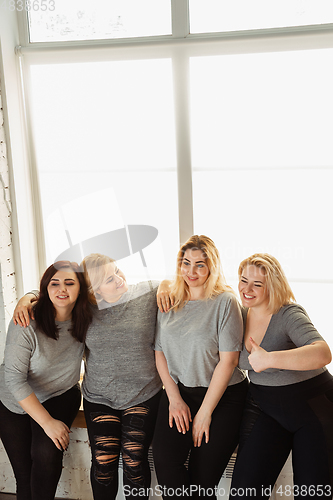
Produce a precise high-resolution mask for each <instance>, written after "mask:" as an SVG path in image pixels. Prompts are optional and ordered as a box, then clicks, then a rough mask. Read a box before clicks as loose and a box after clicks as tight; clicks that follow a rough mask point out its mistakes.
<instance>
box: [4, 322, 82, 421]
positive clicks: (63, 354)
mask: <svg viewBox="0 0 333 500" xmlns="http://www.w3.org/2000/svg"><path fill="white" fill-rule="evenodd" d="M56 325H57V326H58V327H59V339H58V340H54V339H50V338H49V337H47V336H46V335H45V334H44V333H42V332H40V331H39V330H38V329H37V327H36V322H35V321H33V320H31V321H30V325H29V326H27V327H26V328H22V327H21V326H18V325H14V323H13V321H11V322H10V324H9V327H8V333H7V339H6V348H5V356H4V362H3V364H2V365H1V366H0V400H1V402H2V403H3V404H4V405H5V406H6V407H7V408H8V409H9V410H10V411H12V412H14V413H20V414H23V413H25V412H24V410H23V409H22V407H21V406H20V405H19V404H18V401H21V400H22V399H25V398H26V397H28V396H30V394H31V393H32V392H34V393H35V394H36V396H37V399H38V400H39V401H40V403H43V402H44V401H47V400H48V399H50V398H52V397H55V396H60V395H61V394H63V393H64V392H66V391H67V390H69V389H70V388H71V387H73V386H74V385H75V384H76V383H77V382H78V381H79V378H80V366H81V361H82V356H83V352H84V344H83V343H80V342H78V341H77V340H75V339H74V338H73V337H72V335H71V333H70V332H69V329H70V327H71V320H69V321H63V322H59V321H56Z"/></svg>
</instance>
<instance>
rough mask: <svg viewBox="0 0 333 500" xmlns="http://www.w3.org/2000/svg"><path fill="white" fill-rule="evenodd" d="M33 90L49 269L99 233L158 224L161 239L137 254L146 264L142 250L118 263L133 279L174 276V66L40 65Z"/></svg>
mask: <svg viewBox="0 0 333 500" xmlns="http://www.w3.org/2000/svg"><path fill="white" fill-rule="evenodd" d="M31 86H32V114H33V123H34V130H35V144H36V156H37V165H38V174H39V180H40V189H41V199H42V211H43V220H44V228H45V235H46V247H47V261H48V263H50V262H52V261H53V260H54V259H55V258H56V257H57V256H59V254H60V253H61V252H63V251H65V250H66V249H67V248H68V247H70V246H74V245H76V244H78V243H80V244H81V245H83V243H82V242H85V241H87V240H89V239H90V238H94V237H99V236H100V235H101V234H104V233H109V232H112V231H117V230H120V229H122V228H125V226H136V227H138V226H152V227H153V228H156V229H157V231H158V236H157V237H156V238H155V237H154V240H153V241H151V242H149V244H147V241H145V243H143V245H144V247H143V248H142V249H139V250H142V251H143V257H144V259H142V258H141V257H142V256H141V254H140V252H139V253H138V251H139V250H135V249H134V250H133V254H132V252H131V251H129V253H130V254H131V255H130V257H129V256H128V254H126V255H125V254H124V255H121V256H120V257H119V256H118V257H117V259H118V260H119V259H124V262H122V263H120V262H119V265H121V266H122V268H123V267H124V266H125V270H126V271H127V277H128V279H130V280H131V281H138V280H142V279H143V280H145V279H146V278H147V272H148V274H149V276H150V277H152V278H161V277H163V276H165V275H166V273H172V272H173V269H174V266H175V263H174V259H175V256H176V253H177V249H178V232H179V230H178V203H177V176H176V159H175V142H174V141H175V132H174V116H173V95H172V75H171V64H170V60H167V59H164V60H148V61H116V62H99V63H80V64H58V65H42V66H37V65H36V66H32V67H31ZM166 220H167V221H168V222H169V223H168V224H165V223H164V221H166ZM125 230H126V228H125V229H124V231H123V233H122V234H123V235H124V236H125ZM143 231H144V232H145V230H143ZM143 238H144V239H145V237H144V236H143ZM96 241H97V240H96ZM93 251H99V250H98V249H97V248H96V250H95V249H94V250H93ZM125 253H126V252H125ZM134 254H135V255H134ZM111 256H112V255H111ZM168 259H169V260H168ZM144 260H145V261H146V263H147V266H148V270H147V269H146V268H145V266H144ZM124 263H125V264H124Z"/></svg>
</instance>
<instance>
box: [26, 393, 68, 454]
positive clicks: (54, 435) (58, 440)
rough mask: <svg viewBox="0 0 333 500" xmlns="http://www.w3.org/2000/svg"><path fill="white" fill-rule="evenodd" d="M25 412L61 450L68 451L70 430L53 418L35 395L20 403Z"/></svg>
mask: <svg viewBox="0 0 333 500" xmlns="http://www.w3.org/2000/svg"><path fill="white" fill-rule="evenodd" d="M19 404H20V405H21V406H22V408H23V410H24V411H25V412H26V413H28V415H30V417H31V418H33V419H34V420H35V421H36V422H37V424H39V425H40V426H41V427H42V429H43V430H44V432H45V434H47V436H49V438H50V439H52V441H53V442H54V444H55V446H56V447H57V448H58V449H59V450H66V449H67V447H68V444H69V432H70V430H69V428H68V427H67V425H66V424H64V422H61V421H60V420H56V419H54V418H52V417H51V415H50V414H49V412H48V411H47V410H46V409H45V408H44V406H43V405H42V404H41V403H40V402H39V401H38V399H37V397H36V395H35V393H32V394H30V395H29V396H28V397H27V398H25V399H22V400H21V401H19Z"/></svg>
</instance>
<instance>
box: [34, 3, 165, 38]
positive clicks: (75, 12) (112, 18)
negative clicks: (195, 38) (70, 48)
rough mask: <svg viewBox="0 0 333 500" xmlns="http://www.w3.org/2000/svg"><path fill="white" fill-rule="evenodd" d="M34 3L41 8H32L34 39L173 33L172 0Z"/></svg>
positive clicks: (117, 36)
mask: <svg viewBox="0 0 333 500" xmlns="http://www.w3.org/2000/svg"><path fill="white" fill-rule="evenodd" d="M34 4H36V7H37V6H38V7H39V8H38V9H37V8H36V9H31V10H30V11H29V29H30V41H31V42H57V41H70V40H100V39H112V38H129V37H141V36H153V35H168V34H171V2H170V0H140V1H139V0H95V1H94V2H92V1H91V0H43V1H40V2H38V1H37V2H34ZM42 7H43V8H42ZM45 7H46V8H45Z"/></svg>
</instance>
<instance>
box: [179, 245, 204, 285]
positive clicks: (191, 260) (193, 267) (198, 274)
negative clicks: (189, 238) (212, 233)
mask: <svg viewBox="0 0 333 500" xmlns="http://www.w3.org/2000/svg"><path fill="white" fill-rule="evenodd" d="M180 272H181V275H182V277H183V279H184V281H185V283H187V284H188V286H189V287H190V288H199V287H203V285H204V284H205V282H206V280H207V278H208V276H209V269H208V266H207V264H206V257H205V255H204V253H203V252H202V251H201V250H194V249H193V248H188V249H187V250H186V252H185V253H184V257H183V260H182V263H181V266H180Z"/></svg>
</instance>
